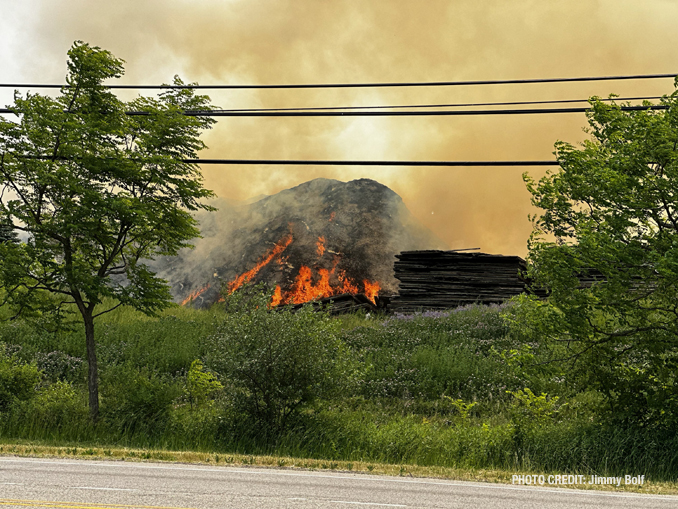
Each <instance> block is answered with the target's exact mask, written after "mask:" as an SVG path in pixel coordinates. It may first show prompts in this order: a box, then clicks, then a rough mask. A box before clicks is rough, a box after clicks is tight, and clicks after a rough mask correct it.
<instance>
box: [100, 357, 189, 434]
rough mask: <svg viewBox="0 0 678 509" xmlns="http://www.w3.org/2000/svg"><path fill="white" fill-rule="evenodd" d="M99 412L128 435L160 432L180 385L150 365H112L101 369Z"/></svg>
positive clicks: (179, 393)
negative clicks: (136, 366)
mask: <svg viewBox="0 0 678 509" xmlns="http://www.w3.org/2000/svg"><path fill="white" fill-rule="evenodd" d="M101 389H102V396H103V398H102V403H103V405H102V413H103V417H104V420H105V421H106V423H107V424H109V425H110V426H111V427H112V428H113V429H115V430H118V431H121V432H122V433H124V434H126V435H128V437H129V436H133V435H136V434H143V435H147V436H148V435H154V436H157V435H159V434H161V433H162V432H163V430H164V428H165V426H166V424H167V422H168V418H169V412H170V409H171V406H172V402H173V401H174V400H175V399H177V398H178V397H179V396H180V395H181V385H180V384H179V383H177V382H176V381H175V380H173V379H171V378H170V377H168V376H161V375H158V374H157V373H155V372H153V371H150V370H149V369H144V368H142V369H137V368H134V367H130V366H113V367H110V368H108V369H107V370H106V371H105V372H102V385H101Z"/></svg>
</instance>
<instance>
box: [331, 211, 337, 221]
mask: <svg viewBox="0 0 678 509" xmlns="http://www.w3.org/2000/svg"><path fill="white" fill-rule="evenodd" d="M336 215H337V213H336V212H332V213H331V214H330V219H329V221H330V223H331V222H332V221H334V216H336Z"/></svg>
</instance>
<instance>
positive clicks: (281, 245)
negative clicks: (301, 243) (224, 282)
mask: <svg viewBox="0 0 678 509" xmlns="http://www.w3.org/2000/svg"><path fill="white" fill-rule="evenodd" d="M291 243H292V235H287V236H286V237H283V238H282V239H281V240H280V241H278V243H277V244H276V245H275V246H274V247H273V248H271V249H270V250H269V251H268V252H267V253H266V254H265V255H264V256H262V258H261V260H259V262H258V263H257V264H256V265H255V266H254V268H252V269H250V270H248V271H247V272H244V273H243V274H240V275H239V276H238V277H237V278H235V279H234V280H233V281H231V282H230V283H228V293H233V292H234V291H236V290H237V289H238V288H240V287H241V286H242V285H243V284H244V283H245V282H247V281H249V280H250V279H252V278H253V277H254V276H256V275H257V273H258V272H259V271H260V270H261V269H262V268H263V267H265V266H266V265H268V264H269V263H270V261H271V260H273V258H275V257H276V256H278V255H279V254H280V253H282V252H283V251H284V250H285V249H287V246H289V245H290V244H291Z"/></svg>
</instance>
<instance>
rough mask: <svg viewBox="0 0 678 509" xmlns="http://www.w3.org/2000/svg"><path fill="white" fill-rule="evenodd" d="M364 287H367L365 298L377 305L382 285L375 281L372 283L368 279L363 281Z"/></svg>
mask: <svg viewBox="0 0 678 509" xmlns="http://www.w3.org/2000/svg"><path fill="white" fill-rule="evenodd" d="M363 286H364V287H365V297H367V298H368V299H370V300H371V301H372V304H374V305H375V306H376V305H377V301H376V297H377V295H378V294H379V290H381V285H380V284H379V283H378V282H377V281H375V282H374V283H370V282H369V281H368V280H367V279H363Z"/></svg>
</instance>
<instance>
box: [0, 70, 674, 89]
mask: <svg viewBox="0 0 678 509" xmlns="http://www.w3.org/2000/svg"><path fill="white" fill-rule="evenodd" d="M677 74H678V73H668V74H632V75H619V76H587V77H577V78H536V79H512V80H468V81H412V82H391V83H306V84H303V83H300V84H275V85H235V84H229V85H191V84H188V85H104V86H106V87H108V88H115V89H134V90H142V89H201V90H206V89H212V90H238V89H240V90H242V89H294V88H382V87H384V88H386V87H388V88H393V87H454V86H474V85H522V84H528V83H572V82H582V81H618V80H647V79H659V78H675V77H676V75H677ZM69 87H70V85H56V84H40V83H31V84H28V83H0V88H69Z"/></svg>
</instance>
